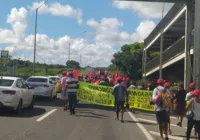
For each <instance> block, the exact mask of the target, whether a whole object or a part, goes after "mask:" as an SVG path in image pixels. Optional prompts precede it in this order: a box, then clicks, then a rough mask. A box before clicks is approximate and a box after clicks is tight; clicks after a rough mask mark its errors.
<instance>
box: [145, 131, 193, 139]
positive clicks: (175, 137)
mask: <svg viewBox="0 0 200 140" xmlns="http://www.w3.org/2000/svg"><path fill="white" fill-rule="evenodd" d="M149 132H150V133H151V134H152V135H156V136H160V133H159V132H154V131H149ZM168 138H170V139H174V140H182V139H183V138H184V137H178V136H172V135H169V136H168ZM191 140H195V139H191Z"/></svg>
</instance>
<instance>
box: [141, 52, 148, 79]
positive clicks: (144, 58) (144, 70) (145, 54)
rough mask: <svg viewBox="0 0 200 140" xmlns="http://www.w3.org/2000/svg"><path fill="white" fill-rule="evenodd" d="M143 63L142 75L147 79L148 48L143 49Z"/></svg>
mask: <svg viewBox="0 0 200 140" xmlns="http://www.w3.org/2000/svg"><path fill="white" fill-rule="evenodd" d="M142 59H143V60H142V61H143V63H142V69H143V72H142V73H143V74H142V77H143V80H145V77H146V64H147V49H146V50H144V51H143V58H142Z"/></svg>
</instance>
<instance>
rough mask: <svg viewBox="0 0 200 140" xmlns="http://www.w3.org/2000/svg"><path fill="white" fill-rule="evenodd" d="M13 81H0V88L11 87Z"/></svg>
mask: <svg viewBox="0 0 200 140" xmlns="http://www.w3.org/2000/svg"><path fill="white" fill-rule="evenodd" d="M13 82H14V80H9V79H0V86H5V87H10V86H12V84H13Z"/></svg>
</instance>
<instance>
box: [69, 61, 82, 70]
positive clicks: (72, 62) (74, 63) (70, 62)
mask: <svg viewBox="0 0 200 140" xmlns="http://www.w3.org/2000/svg"><path fill="white" fill-rule="evenodd" d="M66 66H67V68H72V69H76V68H80V65H79V63H78V62H76V61H74V60H68V61H67V62H66Z"/></svg>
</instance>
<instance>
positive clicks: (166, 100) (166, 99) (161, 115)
mask: <svg viewBox="0 0 200 140" xmlns="http://www.w3.org/2000/svg"><path fill="white" fill-rule="evenodd" d="M157 90H158V93H157V95H156V96H155V97H154V98H153V99H152V102H153V103H154V104H155V113H156V120H157V123H158V125H159V130H160V137H161V140H164V138H163V133H164V134H165V140H168V139H169V138H168V124H169V118H168V117H169V115H168V110H169V107H170V106H171V99H170V95H169V94H168V93H166V91H165V88H164V87H163V86H158V87H157Z"/></svg>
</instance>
